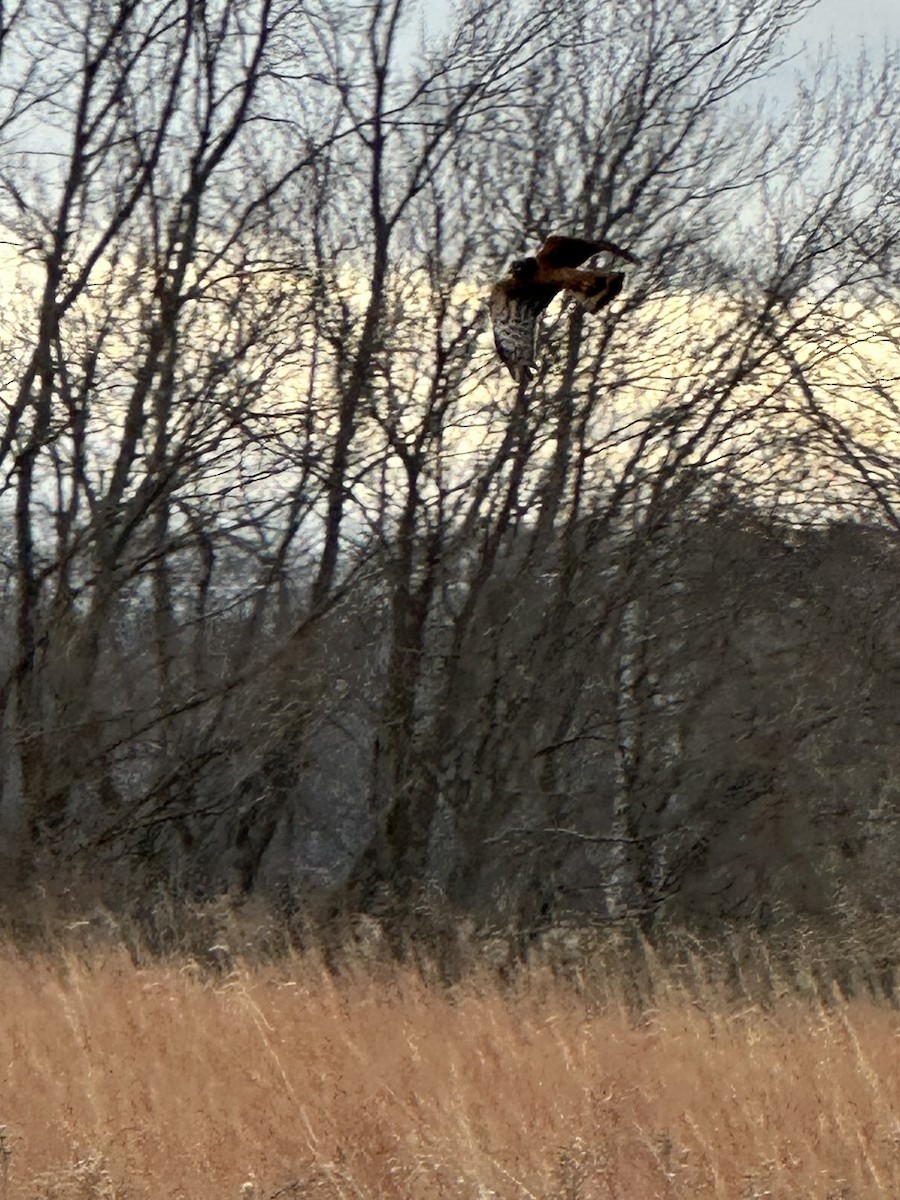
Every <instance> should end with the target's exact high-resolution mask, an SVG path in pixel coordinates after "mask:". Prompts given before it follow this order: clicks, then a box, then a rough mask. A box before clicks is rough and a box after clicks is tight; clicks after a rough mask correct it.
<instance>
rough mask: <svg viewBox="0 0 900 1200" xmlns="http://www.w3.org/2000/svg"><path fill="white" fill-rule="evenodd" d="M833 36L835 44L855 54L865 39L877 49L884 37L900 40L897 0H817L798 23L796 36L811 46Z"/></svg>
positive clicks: (899, 18) (866, 42)
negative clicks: (814, 7) (818, 0)
mask: <svg viewBox="0 0 900 1200" xmlns="http://www.w3.org/2000/svg"><path fill="white" fill-rule="evenodd" d="M829 37H833V38H834V42H835V46H836V47H837V48H838V49H839V50H841V51H842V52H844V53H848V54H849V55H850V56H855V55H856V54H857V53H858V52H859V50H860V49H861V48H862V43H863V42H865V44H866V47H867V48H868V49H869V50H870V51H880V50H881V49H882V47H883V45H884V43H885V41H888V42H893V43H894V44H895V45H896V43H897V42H900V0H820V3H819V4H818V6H817V7H816V9H815V10H814V11H813V12H812V13H810V14H809V15H808V16H807V17H805V18H804V20H803V21H802V22H801V23H800V24H799V25H798V27H797V30H796V31H795V38H796V39H797V41H798V42H803V41H804V40H805V41H806V42H807V44H808V45H809V46H810V47H812V46H814V45H815V44H816V43H818V42H821V41H826V40H827V39H828V38H829Z"/></svg>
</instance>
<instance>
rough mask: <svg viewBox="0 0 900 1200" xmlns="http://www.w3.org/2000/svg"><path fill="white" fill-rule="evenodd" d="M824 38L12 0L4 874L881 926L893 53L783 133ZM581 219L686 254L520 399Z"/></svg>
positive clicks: (420, 905)
mask: <svg viewBox="0 0 900 1200" xmlns="http://www.w3.org/2000/svg"><path fill="white" fill-rule="evenodd" d="M807 8H808V5H807V4H806V3H805V0H761V2H760V0H702V3H696V2H695V0H691V2H690V3H687V2H686V0H685V2H684V3H674V4H673V3H672V2H671V0H666V2H665V3H663V2H662V0H624V2H622V3H618V4H616V5H604V4H596V3H595V4H591V3H588V2H583V3H578V4H574V5H573V4H572V3H571V2H569V0H567V2H566V3H560V4H558V5H557V4H555V3H551V2H548V0H539V2H537V3H531V4H523V3H521V0H516V2H512V0H473V2H472V3H469V4H467V5H465V6H464V7H463V8H462V9H460V10H459V11H458V12H457V13H455V14H454V15H453V17H452V18H451V19H450V23H449V27H448V28H447V29H446V30H443V31H438V32H430V33H426V32H423V31H422V29H421V28H420V25H419V15H418V13H417V11H416V9H415V7H414V6H413V4H412V3H411V2H410V0H375V2H374V3H367V4H365V5H355V4H349V3H348V4H340V3H331V2H328V3H323V4H321V5H317V4H316V3H297V2H295V0H215V2H209V3H198V2H196V0H149V2H148V0H140V2H139V0H106V2H104V3H98V2H96V0H91V2H88V0H67V2H66V3H62V2H61V0H60V2H56V0H19V2H18V3H14V4H12V5H9V4H7V5H3V6H0V37H2V41H0V234H2V236H0V242H2V250H3V262H2V266H0V271H2V278H3V283H4V290H5V292H6V294H7V296H8V302H7V305H6V309H5V314H4V321H3V326H2V329H0V366H2V372H0V389H2V390H0V397H2V402H3V410H4V424H3V428H2V432H0V555H2V559H0V575H2V586H3V589H4V595H5V597H6V604H5V609H4V613H5V615H4V618H3V622H4V626H3V628H4V640H3V645H4V647H5V650H4V654H3V661H2V682H0V706H2V716H3V720H2V755H0V831H2V834H3V851H2V853H3V856H4V860H5V862H4V869H5V870H6V874H7V878H9V879H10V880H12V879H15V880H16V881H17V886H18V885H19V884H21V883H22V882H23V881H26V880H27V879H28V878H29V876H30V877H31V878H32V881H33V879H34V876H35V874H37V875H38V876H39V877H40V875H41V874H42V873H44V875H45V876H46V873H48V872H62V873H66V874H68V873H71V872H77V871H78V870H84V871H85V872H87V873H89V874H90V873H96V872H97V871H98V870H99V866H100V864H106V865H104V868H103V869H104V871H105V872H106V874H105V876H104V877H105V878H110V879H113V878H116V879H118V880H119V881H120V882H124V884H125V886H132V887H137V886H138V885H140V886H142V887H143V886H145V885H146V883H147V881H148V880H153V879H162V880H164V881H165V884H166V886H167V887H169V888H173V889H175V890H179V889H196V890H200V891H203V890H206V891H209V890H215V889H218V888H223V887H231V888H235V889H237V890H245V891H246V890H250V889H253V888H254V887H258V886H259V887H263V886H264V887H266V888H268V889H270V890H272V889H276V888H281V889H282V890H283V891H284V892H285V893H287V894H290V895H291V896H295V895H298V894H301V893H304V894H305V892H306V891H307V890H312V891H315V892H317V893H319V894H324V895H326V896H327V898H328V901H327V904H326V906H325V910H326V911H328V909H329V906H330V908H331V909H332V910H338V909H350V910H354V911H367V912H370V913H374V914H376V915H379V916H381V917H383V918H384V919H385V920H389V923H391V924H393V925H394V926H395V927H398V928H400V927H403V928H408V927H409V925H410V923H411V922H414V921H415V920H417V919H420V918H422V915H423V913H427V912H428V911H429V910H430V909H433V908H434V907H435V906H440V905H447V906H449V909H450V910H451V911H453V912H461V911H466V912H472V913H474V914H475V916H476V919H477V920H478V921H480V922H490V921H499V920H502V921H507V920H508V921H510V922H512V923H513V924H524V925H525V926H526V927H529V928H533V927H535V926H537V925H540V924H541V923H542V922H543V923H548V922H552V921H553V920H555V919H557V918H558V917H559V915H560V914H562V913H565V912H574V913H577V914H578V919H579V920H582V919H596V918H598V917H599V918H604V919H606V918H610V917H612V918H615V917H617V916H620V915H622V914H627V913H639V914H641V916H642V918H643V919H644V920H645V921H646V922H648V923H652V922H653V921H654V920H657V919H659V918H660V916H661V915H663V914H665V913H667V912H668V913H677V914H678V915H679V917H683V918H685V919H688V920H690V919H692V916H697V915H698V914H700V915H702V916H704V917H720V916H722V915H727V916H731V917H735V916H740V917H753V918H754V919H761V918H760V913H764V912H765V911H767V909H768V907H769V906H771V905H773V904H774V905H776V907H777V906H778V905H787V906H789V907H793V908H799V909H801V910H802V909H804V908H806V909H807V910H813V911H821V912H824V911H826V910H829V909H830V908H831V907H832V906H833V904H834V903H835V902H837V901H838V900H840V902H841V903H843V904H844V905H845V906H846V905H848V904H849V905H851V906H852V905H862V906H863V907H865V906H869V907H873V906H874V907H878V906H880V905H883V904H885V903H886V900H885V896H886V895H889V894H890V891H891V888H890V887H889V886H888V884H889V880H888V879H887V878H885V880H884V887H881V886H878V887H876V886H874V885H873V884H872V880H873V879H875V878H877V872H873V863H874V859H873V857H872V855H873V854H874V855H876V856H878V855H881V857H879V858H878V863H877V866H878V870H881V869H882V868H885V869H886V867H885V863H884V861H882V860H883V859H886V857H887V855H886V852H885V847H886V846H889V845H891V844H892V843H891V842H890V836H893V835H894V834H895V821H894V809H895V807H896V784H895V780H896V778H897V773H898V770H900V757H898V755H897V752H896V750H895V748H893V747H892V744H891V734H890V731H891V730H892V729H893V728H894V727H895V722H894V707H895V702H894V700H893V699H892V694H893V693H892V688H891V680H892V678H893V676H894V675H895V674H896V671H897V669H898V666H900V660H898V647H897V646H896V644H895V643H896V638H895V637H894V636H893V633H892V630H893V627H894V625H895V621H894V619H893V618H894V600H893V598H892V588H891V586H890V580H891V579H892V578H893V577H894V575H895V571H894V563H893V558H894V556H895V554H896V551H895V547H894V541H895V537H896V531H897V528H898V525H900V510H898V500H900V445H898V436H897V435H898V425H897V418H898V412H897V402H898V388H897V379H898V377H900V368H898V363H900V356H898V336H900V320H898V310H897V302H898V296H897V230H898V229H900V193H898V188H897V176H896V167H895V163H896V161H897V158H898V155H897V149H898V148H897V144H896V143H897V138H898V133H897V131H898V129H900V112H898V107H900V62H898V59H897V56H896V54H893V55H888V56H887V57H885V58H884V60H883V61H879V62H877V63H875V62H866V61H862V62H860V63H859V64H858V65H857V66H856V67H855V68H854V69H853V70H852V71H850V72H847V73H845V74H844V75H841V73H840V72H839V70H838V68H837V66H836V65H835V63H834V62H833V61H824V62H823V63H821V64H820V65H819V66H818V67H816V68H814V69H810V70H808V71H807V73H806V75H805V76H803V77H802V78H801V77H799V76H798V83H797V87H796V94H795V95H794V96H793V97H792V98H791V100H790V102H788V103H781V104H779V103H776V102H774V101H772V102H770V101H769V100H768V99H767V96H766V91H767V82H766V81H767V75H768V73H769V72H771V71H772V70H773V69H774V67H775V66H776V65H777V64H778V62H779V61H780V53H781V46H782V41H783V38H784V35H785V33H786V32H787V30H788V29H789V28H790V27H791V25H792V23H794V22H795V21H796V20H797V19H798V18H799V17H800V16H801V15H802V13H803V12H804V11H805V10H806V9H807ZM555 232H571V233H574V234H578V235H582V236H584V235H586V236H595V237H604V236H608V237H611V238H613V239H614V240H615V241H617V242H618V243H620V244H622V245H626V246H628V247H630V248H632V249H633V250H635V251H636V252H637V253H639V254H640V255H641V257H642V259H643V261H644V263H645V265H644V266H643V267H642V268H640V269H639V270H634V271H631V272H629V278H628V282H627V285H626V289H625V292H624V293H623V295H622V297H621V298H620V299H619V300H618V301H617V302H616V303H615V304H614V305H613V306H612V307H611V308H610V309H608V310H605V311H604V313H603V314H602V315H601V317H599V318H588V319H585V318H584V316H583V314H582V312H581V311H580V310H579V309H578V308H577V307H575V308H566V309H563V310H562V311H561V312H556V313H551V317H550V319H549V320H548V321H547V322H546V324H547V329H546V332H545V335H544V337H543V340H542V369H541V371H540V373H539V375H538V377H537V378H536V380H535V381H534V383H533V385H532V387H531V388H530V389H529V390H528V391H527V392H524V391H523V392H517V391H516V389H515V388H514V387H513V386H512V385H511V384H510V382H509V380H508V377H507V376H506V375H505V373H504V370H503V368H502V366H501V365H500V364H499V362H498V361H497V359H496V357H495V355H494V354H493V348H492V345H491V340H490V334H489V331H488V330H487V328H486V305H485V300H484V297H485V293H486V290H487V289H488V288H489V285H490V281H491V280H492V279H493V278H495V277H496V276H497V275H498V274H500V273H501V272H502V271H503V270H504V269H505V267H506V264H507V263H508V261H509V260H510V259H511V258H513V257H517V256H519V255H521V254H522V253H524V252H527V251H528V250H530V249H532V248H533V247H534V246H535V245H536V244H538V243H539V241H540V240H541V239H542V238H543V237H544V236H546V235H547V234H550V233H555ZM876 830H877V833H878V836H877V838H876V837H872V836H871V835H872V834H873V833H874V832H875V831H876ZM894 858H895V859H896V855H894ZM860 862H862V863H863V864H864V869H863V870H861V871H858V877H855V878H856V882H848V880H849V879H850V874H851V872H850V868H849V867H848V864H851V863H852V866H853V870H854V871H856V870H857V866H858V864H859V863H860ZM802 863H806V864H807V865H808V870H806V869H802V868H801V865H800V864H802ZM110 865H113V866H114V870H110V869H109V867H110ZM863 877H864V878H865V880H866V884H865V886H863V884H861V883H859V880H860V879H862V878H863ZM826 879H827V880H828V881H829V882H828V883H827V884H826V883H825V882H823V881H824V880H826ZM857 885H858V886H857ZM894 890H895V889H894ZM436 897H437V899H436Z"/></svg>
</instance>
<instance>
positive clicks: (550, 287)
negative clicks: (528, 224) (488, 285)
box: [491, 237, 640, 383]
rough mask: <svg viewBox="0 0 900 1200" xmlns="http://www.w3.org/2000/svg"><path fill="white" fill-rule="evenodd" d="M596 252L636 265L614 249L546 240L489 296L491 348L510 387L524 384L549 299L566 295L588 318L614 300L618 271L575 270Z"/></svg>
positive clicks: (620, 276) (576, 240)
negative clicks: (506, 371) (505, 369)
mask: <svg viewBox="0 0 900 1200" xmlns="http://www.w3.org/2000/svg"><path fill="white" fill-rule="evenodd" d="M602 250H606V251H608V252H609V253H610V254H615V255H616V256H617V257H618V258H624V259H625V260H626V262H630V263H635V264H637V263H639V262H640V259H638V258H635V256H634V255H633V254H631V253H629V251H627V250H623V249H622V248H621V247H620V246H616V245H614V244H613V243H612V242H606V241H599V242H594V241H588V240H587V239H585V238H571V237H548V238H547V240H546V241H545V242H544V244H543V246H541V248H540V250H538V252H537V254H535V255H533V256H532V257H529V258H519V259H517V260H516V261H515V262H514V263H512V264H511V266H510V268H509V274H508V275H504V277H503V278H502V279H500V280H498V281H497V283H495V284H494V287H493V290H492V291H491V321H492V322H493V326H494V345H495V346H496V347H497V353H498V354H499V355H500V357H501V358H502V359H503V361H504V362H505V363H506V365H507V367H508V368H509V373H510V375H512V377H513V379H515V381H516V383H527V382H528V380H529V379H530V378H531V372H532V368H533V367H534V343H535V338H536V336H537V323H538V317H539V316H540V315H541V313H542V312H543V311H544V309H545V308H546V307H547V305H548V304H549V303H550V301H551V300H552V299H553V297H554V296H556V295H557V294H558V293H559V292H561V291H563V290H565V291H567V292H571V293H572V294H573V295H574V296H575V297H576V298H577V299H578V301H579V303H580V304H581V305H582V307H584V308H586V309H587V311H588V312H589V313H595V312H597V311H598V310H599V309H601V308H603V306H604V305H605V304H609V302H610V300H613V299H615V297H616V296H618V294H619V292H620V291H621V290H622V284H623V283H624V281H625V276H624V275H623V274H622V272H621V271H596V270H593V269H588V270H579V269H578V268H579V267H580V266H581V264H582V263H583V262H585V261H586V260H587V259H589V258H591V257H592V256H593V255H595V254H599V253H600V252H601V251H602Z"/></svg>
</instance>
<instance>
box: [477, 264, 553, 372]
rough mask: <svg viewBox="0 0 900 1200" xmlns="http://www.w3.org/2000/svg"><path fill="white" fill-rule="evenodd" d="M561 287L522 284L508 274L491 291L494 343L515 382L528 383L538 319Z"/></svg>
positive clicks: (532, 364)
mask: <svg viewBox="0 0 900 1200" xmlns="http://www.w3.org/2000/svg"><path fill="white" fill-rule="evenodd" d="M559 291H560V288H559V287H557V286H555V285H553V284H540V283H522V282H520V281H519V280H517V279H516V278H515V277H514V276H513V275H507V276H506V277H505V278H504V279H501V280H500V281H499V283H497V284H495V285H494V289H493V291H492V292H491V322H492V323H493V326H494V345H495V346H496V347H497V353H498V354H499V355H500V357H501V358H502V359H503V361H504V362H505V363H506V365H507V367H508V368H509V373H510V375H512V377H513V379H515V381H516V383H523V382H524V383H527V382H528V380H529V379H530V378H531V368H532V367H533V366H534V342H535V337H536V335H537V320H538V317H539V316H540V315H541V313H542V312H543V311H544V309H545V308H546V307H547V305H548V304H549V303H550V301H551V300H552V299H553V297H554V296H555V295H556V294H557V292H559Z"/></svg>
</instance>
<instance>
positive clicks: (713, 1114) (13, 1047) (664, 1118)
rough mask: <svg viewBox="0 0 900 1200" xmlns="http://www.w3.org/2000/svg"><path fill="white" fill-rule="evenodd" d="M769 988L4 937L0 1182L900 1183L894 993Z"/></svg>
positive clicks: (899, 1051)
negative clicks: (28, 945)
mask: <svg viewBox="0 0 900 1200" xmlns="http://www.w3.org/2000/svg"><path fill="white" fill-rule="evenodd" d="M598 978H599V976H598ZM776 991H777V989H775V990H773V991H772V994H771V996H770V999H769V1000H768V1001H766V1002H763V1003H760V1002H756V1001H754V1000H753V998H752V996H750V995H749V994H748V995H746V996H743V997H742V996H741V995H740V994H739V992H735V990H734V989H733V988H732V989H731V991H730V993H729V994H728V995H727V996H726V994H725V991H724V989H723V988H722V987H720V986H719V985H718V984H716V983H715V981H714V980H713V979H712V977H711V976H707V977H704V976H703V975H702V972H698V971H697V970H695V971H694V975H693V981H690V980H687V981H686V979H685V978H681V979H680V981H678V982H676V981H675V980H674V978H669V977H668V976H667V975H665V973H664V972H662V970H660V977H659V979H658V980H657V984H656V987H655V993H656V994H655V999H654V1002H653V1004H652V1005H649V1006H648V1005H645V1006H643V1007H640V1008H636V1007H635V1005H634V1003H633V1002H631V1003H626V1000H625V998H624V996H625V992H624V991H622V994H621V996H620V995H619V991H618V989H617V986H616V985H614V984H613V983H612V982H611V981H610V980H607V981H606V983H605V984H603V985H602V986H597V987H593V986H589V985H587V984H584V983H583V982H582V983H581V984H579V983H578V982H577V981H572V980H569V981H561V980H560V979H559V978H558V977H556V976H555V975H554V974H553V973H552V972H550V971H549V970H548V969H546V968H543V967H540V966H532V967H531V968H528V969H526V970H524V971H523V972H522V973H521V974H520V975H519V976H518V977H517V978H516V980H515V981H514V982H513V983H510V982H509V981H507V982H505V983H503V982H500V980H499V978H498V977H496V976H492V975H491V973H490V972H489V971H483V972H481V973H475V974H474V975H473V976H472V977H471V979H470V980H469V981H468V982H465V983H462V984H457V985H455V986H453V987H446V986H439V985H437V984H433V983H428V982H426V981H425V979H423V976H422V975H421V974H420V973H418V972H415V971H412V970H404V969H401V968H393V967H385V966H383V965H382V966H379V965H377V964H376V965H371V966H369V967H368V968H366V967H363V966H362V965H359V966H357V967H355V968H353V969H347V970H345V971H343V972H342V973H340V974H339V975H338V976H335V975H334V974H332V973H329V972H328V971H326V970H324V968H323V967H322V966H321V964H320V963H319V962H318V960H317V959H316V957H315V956H309V957H305V958H303V957H299V958H289V959H285V960H284V961H282V962H281V963H280V964H279V965H277V966H272V965H268V966H266V965H258V966H256V967H250V966H242V965H240V964H238V965H237V966H233V965H232V964H229V967H228V971H227V972H225V971H223V972H221V973H219V974H218V975H215V976H213V975H210V974H206V975H204V974H203V973H202V972H200V970H199V969H198V968H197V967H196V965H195V964H193V963H192V962H191V961H189V960H185V961H181V962H179V961H172V962H166V963H163V964H160V963H159V962H156V963H154V962H151V961H148V962H146V963H143V964H141V963H140V962H138V965H135V960H134V956H133V955H132V956H129V955H128V954H127V953H126V952H125V950H124V949H123V948H121V947H116V946H108V947H107V948H106V949H103V950H94V951H91V952H90V953H86V952H81V953H77V954H76V953H74V952H73V951H71V950H70V951H68V952H67V951H65V950H62V949H60V950H58V951H56V952H53V953H50V952H47V953H43V954H34V953H32V954H31V956H30V957H26V956H24V955H22V954H21V953H18V952H15V951H13V950H12V949H8V950H6V951H5V952H2V953H0V1126H2V1127H3V1129H2V1137H0V1198H2V1200H19V1198H20V1197H23V1198H24V1197H28V1198H29V1200H32V1198H33V1200H40V1198H46V1200H50V1198H51V1197H52V1198H54V1200H70V1198H71V1200H76V1198H77V1200H89V1198H93V1197H103V1198H105V1200H114V1198H121V1200H125V1198H129V1197H148V1198H149V1197H153V1198H154V1200H161V1198H163V1197H165V1198H167V1200H169V1198H179V1197H184V1198H185V1200H188V1198H190V1200H212V1198H216V1200H241V1198H243V1200H262V1198H264V1197H285V1198H299V1197H303V1196H307V1195H309V1196H314V1197H322V1198H326V1197H332V1196H334V1197H337V1196H340V1197H347V1198H348V1200H349V1198H358V1200H362V1198H365V1197H398V1198H405V1197H422V1198H423V1200H424V1198H425V1197H428V1198H429V1200H437V1198H440V1197H479V1198H480V1197H489V1196H498V1197H510V1198H512V1197H530V1198H532V1200H535V1198H538V1200H550V1198H551V1197H554V1198H555V1197H560V1198H562V1200H576V1198H581V1200H592V1198H595V1197H596V1198H600V1197H621V1198H623V1200H651V1198H653V1197H682V1196H684V1197H694V1196H715V1197H727V1198H729V1200H734V1198H744V1200H750V1198H753V1197H783V1198H784V1200H799V1198H801V1197H802V1198H805V1197H821V1198H822V1200H826V1198H828V1200H838V1198H841V1200H849V1198H868V1197H879V1196H885V1197H897V1196H900V1014H898V1012H897V1010H896V1009H895V1008H893V1007H891V1006H890V1005H889V1004H888V1003H887V1002H886V1001H885V1000H861V999H856V1000H852V1001H847V1000H844V999H842V998H841V997H840V996H839V995H838V994H837V992H836V990H835V992H834V993H833V994H832V995H831V996H829V995H827V994H825V995H822V994H821V992H820V994H819V996H818V998H816V997H815V996H814V995H813V993H812V992H810V993H808V994H807V995H805V996H798V995H797V993H796V992H792V993H788V992H785V994H783V995H781V996H780V997H779V996H778V995H777V994H775V993H776Z"/></svg>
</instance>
